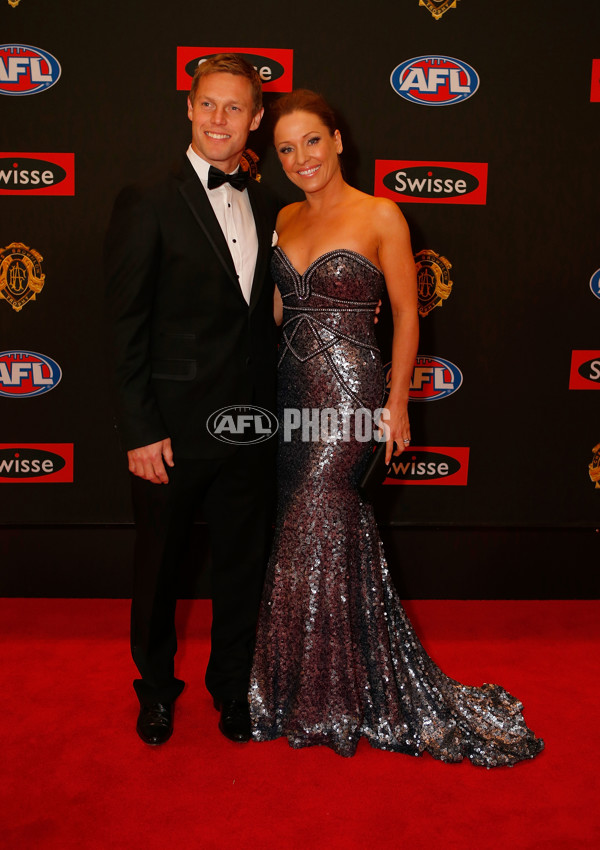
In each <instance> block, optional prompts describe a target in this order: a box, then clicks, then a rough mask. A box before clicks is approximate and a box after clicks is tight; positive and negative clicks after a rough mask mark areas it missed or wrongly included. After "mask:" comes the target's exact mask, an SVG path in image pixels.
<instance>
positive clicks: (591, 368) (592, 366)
mask: <svg viewBox="0 0 600 850" xmlns="http://www.w3.org/2000/svg"><path fill="white" fill-rule="evenodd" d="M577 371H578V372H579V374H580V375H581V377H582V378H587V379H588V381H600V360H588V361H587V363H582V364H581V366H580V367H579V369H578V370H577Z"/></svg>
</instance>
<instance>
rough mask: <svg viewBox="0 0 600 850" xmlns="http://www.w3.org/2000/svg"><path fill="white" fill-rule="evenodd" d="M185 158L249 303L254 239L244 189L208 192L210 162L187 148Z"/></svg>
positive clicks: (228, 187)
mask: <svg viewBox="0 0 600 850" xmlns="http://www.w3.org/2000/svg"><path fill="white" fill-rule="evenodd" d="M187 156H188V159H189V161H190V162H191V163H192V165H193V167H194V171H195V172H196V174H197V175H198V177H199V178H200V182H201V183H202V185H203V186H204V189H205V191H206V194H207V195H208V200H209V201H210V204H211V206H212V208H213V210H214V213H215V215H216V217H217V221H218V222H219V225H220V226H221V230H222V231H223V236H224V237H225V241H226V242H227V245H228V247H229V251H230V253H231V257H232V259H233V264H234V266H235V271H236V274H237V276H238V280H239V283H240V289H241V290H242V295H243V296H244V298H245V299H246V303H247V304H249V303H250V293H251V291H252V281H253V279H254V269H255V268H256V255H257V253H258V237H257V235H256V225H255V223H254V216H253V215H252V207H251V206H250V198H249V197H248V190H247V189H244V191H243V192H240V191H239V189H234V188H233V186H232V185H231V183H223V185H222V186H218V187H217V188H216V189H209V188H208V185H207V183H208V169H209V168H210V163H208V162H207V161H206V160H205V159H202V157H201V156H198V154H197V153H196V152H195V151H194V150H193V149H192V146H191V145H190V146H189V148H188V150H187ZM236 171H237V169H236Z"/></svg>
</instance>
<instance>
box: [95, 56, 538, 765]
mask: <svg viewBox="0 0 600 850" xmlns="http://www.w3.org/2000/svg"><path fill="white" fill-rule="evenodd" d="M273 113H274V115H273V119H274V120H273V124H274V142H275V147H276V150H277V154H278V156H279V159H280V162H281V164H282V167H283V169H284V171H285V173H286V175H287V177H289V179H290V180H291V181H292V182H293V183H294V184H295V185H296V186H299V187H300V188H301V189H302V190H303V191H304V193H305V197H306V199H305V200H304V201H302V202H299V203H295V204H291V205H290V206H287V207H285V208H284V209H282V210H280V211H278V205H277V204H276V202H275V201H274V199H272V198H271V197H270V196H269V194H268V192H267V191H266V190H265V189H264V187H262V186H260V185H259V184H258V183H256V182H255V181H253V180H250V181H246V180H245V179H244V178H245V177H246V175H245V174H244V173H241V172H240V171H239V163H240V158H241V155H242V153H243V151H244V148H245V145H246V141H247V137H248V134H249V133H250V132H251V131H252V130H255V129H256V128H257V127H258V125H259V123H260V121H261V118H262V115H263V109H262V93H261V83H260V79H259V77H258V74H257V73H256V71H255V70H254V69H253V68H252V67H251V66H250V65H248V64H247V63H245V62H244V61H243V60H241V59H239V58H238V57H236V56H234V55H229V54H222V55H220V56H217V57H214V58H211V59H208V60H207V61H205V62H204V63H203V64H201V65H200V66H199V67H198V69H197V70H196V73H195V75H194V79H193V82H192V86H191V91H190V96H189V100H188V117H189V119H190V121H191V123H192V142H191V145H190V147H189V149H188V151H187V155H186V157H185V158H184V160H183V163H182V165H181V168H180V170H179V172H178V173H176V174H174V175H172V176H170V177H169V178H167V179H166V180H164V181H162V182H160V183H157V184H156V185H154V186H152V187H150V188H145V189H128V190H125V191H124V192H122V193H121V195H120V196H119V198H118V199H117V202H116V204H115V209H114V212H113V216H112V219H111V224H110V227H109V232H108V235H107V240H106V271H107V277H108V303H109V310H110V314H111V318H112V344H113V351H114V362H115V376H116V388H117V398H118V405H119V422H120V430H121V435H122V439H123V442H124V444H125V448H126V449H127V450H128V457H129V469H130V471H131V472H132V473H133V475H132V487H133V505H134V516H135V521H136V527H137V537H136V550H135V569H134V589H133V600H132V617H131V646H132V653H133V658H134V661H135V663H136V665H137V667H138V670H139V673H140V677H141V678H139V679H137V680H136V681H135V682H134V687H135V690H136V693H137V696H138V698H139V702H140V712H139V716H138V722H137V731H138V734H139V735H140V737H141V738H142V740H144V741H145V742H146V743H149V744H161V743H164V742H165V741H166V740H168V738H169V737H170V735H171V733H172V730H173V706H174V703H175V700H176V699H177V697H178V696H179V694H180V693H181V691H182V690H183V687H184V683H183V682H182V681H181V680H179V679H177V678H175V676H174V656H175V652H176V648H177V638H176V633H175V624H174V616H175V604H176V598H175V593H176V579H177V571H178V565H179V563H180V561H181V556H182V551H183V548H184V547H185V545H186V542H187V538H188V535H189V531H190V528H191V526H192V523H193V517H194V512H195V509H196V508H197V506H198V505H201V507H202V511H203V515H204V518H205V519H206V522H207V525H208V529H209V536H210V545H211V552H212V571H211V593H212V605H213V620H212V627H211V652H210V658H209V662H208V667H207V671H206V685H207V688H208V690H209V692H210V693H211V695H212V697H213V700H214V705H215V707H216V708H217V710H218V711H219V712H220V720H219V728H220V730H221V732H222V733H223V734H224V735H225V736H226V737H228V738H230V739H231V740H233V741H236V742H245V741H248V740H250V738H251V737H253V738H254V739H255V740H259V741H264V740H271V739H273V738H277V737H282V736H285V737H287V738H288V740H289V742H290V744H291V745H292V746H294V747H302V746H310V745H313V744H325V745H327V746H329V747H331V748H333V749H334V750H335V751H336V752H338V753H340V754H341V755H345V756H350V755H352V754H353V753H354V751H355V749H356V746H357V744H358V741H359V739H360V737H365V738H367V739H368V740H369V742H370V743H371V744H372V745H373V746H375V747H379V748H381V749H387V750H393V751H397V752H404V753H410V754H413V755H418V754H420V753H422V752H423V751H428V752H429V753H430V754H431V755H433V756H434V757H435V758H439V759H442V760H444V761H460V760H461V759H462V758H463V757H464V756H467V757H468V758H470V759H471V761H472V762H473V763H476V764H482V765H486V766H489V767H491V766H496V765H503V764H512V763H514V762H516V761H519V760H521V759H525V758H532V757H533V756H534V755H536V754H537V753H538V752H539V751H540V749H541V748H542V747H543V743H542V741H541V740H539V739H537V738H536V737H535V736H534V734H533V733H532V732H531V730H529V729H528V728H527V726H526V725H525V722H524V720H523V717H522V714H521V705H520V703H519V702H518V701H517V700H516V699H515V698H514V697H512V696H511V695H510V694H508V693H507V692H506V691H504V690H503V689H502V688H500V687H499V686H497V685H484V686H483V687H481V688H473V687H466V686H463V685H461V684H460V683H458V682H456V681H454V680H452V679H449V678H448V677H447V676H445V675H444V674H443V673H442V672H441V671H440V670H439V668H438V667H436V666H435V664H434V663H433V662H432V661H431V659H430V658H429V657H428V655H427V654H426V653H425V650H424V649H423V647H422V646H421V644H420V642H419V639H418V638H417V636H416V635H415V633H414V630H413V628H412V626H411V624H410V622H409V621H408V619H407V617H406V615H405V613H404V611H403V609H402V607H401V605H400V602H399V600H398V597H397V595H396V592H395V589H394V587H393V585H392V583H391V580H390V576H389V573H388V569H387V565H386V562H385V557H384V554H383V550H382V547H381V542H380V539H379V535H378V531H377V526H376V524H375V520H374V515H373V512H372V509H371V507H370V506H369V505H368V504H366V503H365V502H364V501H363V500H362V499H361V497H360V496H359V492H358V489H357V485H358V482H359V480H360V478H361V475H362V473H363V472H364V469H365V466H366V464H367V462H368V450H366V449H365V443H363V442H359V441H356V440H350V441H348V439H347V433H345V432H344V429H343V427H342V425H340V427H339V430H337V431H336V430H335V429H333V431H330V432H329V433H328V434H327V436H326V437H325V438H323V439H321V440H319V441H316V442H312V441H310V442H306V441H302V438H301V431H300V430H298V431H296V432H294V434H293V435H292V439H291V440H290V441H289V442H285V441H283V440H282V441H280V445H279V450H278V456H277V518H276V524H275V532H274V539H273V544H272V548H271V545H270V544H271V532H272V509H273V496H274V489H275V486H274V483H275V448H276V447H275V445H274V442H275V441H274V440H269V441H266V442H263V443H258V444H255V445H244V446H237V447H235V446H231V445H227V444H224V443H221V442H218V441H217V440H215V439H214V438H213V437H212V436H211V434H210V433H209V432H208V430H207V428H206V423H207V420H208V418H209V417H210V415H211V414H212V413H214V412H215V411H217V410H219V409H220V408H223V407H227V406H244V405H257V406H260V407H264V408H267V409H269V410H274V409H275V404H277V409H278V416H279V418H280V421H281V420H282V417H283V411H284V409H285V408H288V409H289V408H295V409H299V410H302V409H313V408H318V409H320V410H322V409H324V408H329V409H331V408H333V409H334V410H336V411H337V412H338V413H339V414H341V416H340V419H341V420H342V422H343V421H344V420H346V421H347V418H348V417H351V416H352V414H353V412H354V411H355V410H357V409H359V408H366V409H368V410H371V411H372V410H374V409H375V408H378V407H379V406H380V404H381V401H382V397H383V374H382V369H381V361H380V358H379V352H378V349H377V347H376V343H375V338H374V328H373V316H374V311H375V308H376V306H377V302H378V300H379V299H380V297H381V295H382V294H383V292H384V289H385V288H387V292H388V294H389V298H390V303H391V308H392V313H393V318H394V336H393V347H392V387H391V391H390V394H389V399H388V401H387V412H388V413H387V415H388V427H389V437H388V446H387V454H388V459H389V456H390V455H391V452H392V448H393V447H394V445H395V447H396V451H397V452H398V451H402V449H403V448H404V447H405V446H406V445H408V444H409V442H410V426H409V420H408V414H407V404H408V386H409V380H410V375H411V373H412V368H413V364H414V359H415V355H416V352H417V339H418V317H417V298H416V282H415V266H414V260H413V256H412V251H411V247H410V237H409V233H408V228H407V225H406V222H405V221H404V218H403V217H402V214H401V213H400V212H399V210H398V208H397V206H396V205H395V204H394V203H393V202H391V201H387V200H384V199H376V198H373V197H371V196H369V195H366V194H364V193H362V192H359V191H357V190H356V189H353V188H351V187H350V186H349V185H348V184H347V183H346V182H345V181H344V179H343V177H342V173H341V170H340V165H339V154H340V153H341V152H342V140H341V137H340V134H339V131H338V130H337V128H336V122H335V118H334V116H333V113H332V111H331V109H330V108H329V106H328V105H327V104H326V103H325V101H323V99H322V98H321V97H320V96H319V95H316V94H314V93H312V92H307V91H302V90H300V91H296V92H292V93H290V94H288V95H284V96H282V97H281V98H280V99H279V100H278V101H277V102H276V104H275V106H274V109H273ZM275 230H276V232H277V236H278V244H277V246H276V247H275V249H274V250H273V249H272V244H273V241H274V239H273V234H274V231H275ZM273 282H274V283H275V285H276V286H275V297H274V292H273V290H274V287H273ZM274 314H275V320H277V323H281V325H282V330H281V338H280V343H279V350H278V349H277V336H278V334H277V328H276V323H275V320H274ZM276 392H277V402H275V397H276ZM269 553H270V555H269ZM267 562H268V567H267V572H266V579H265V565H266V564H267ZM263 585H264V586H263ZM261 597H262V603H261ZM259 606H260V612H259ZM257 617H258V630H257V626H256V623H257Z"/></svg>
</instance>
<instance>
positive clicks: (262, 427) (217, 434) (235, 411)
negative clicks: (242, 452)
mask: <svg viewBox="0 0 600 850" xmlns="http://www.w3.org/2000/svg"><path fill="white" fill-rule="evenodd" d="M206 428H207V430H208V432H209V434H212V436H213V437H214V438H215V440H219V442H221V443H230V444H232V445H241V444H245V445H249V444H251V443H264V442H265V440H270V439H271V437H272V436H274V435H275V434H276V433H277V429H278V428H279V422H278V421H277V417H276V416H275V415H274V414H273V413H271V412H270V411H269V410H265V408H264V407H257V406H256V405H252V404H246V405H240V406H232V407H222V408H221V409H220V410H217V411H215V413H213V414H212V415H211V416H209V418H208V420H207V422H206Z"/></svg>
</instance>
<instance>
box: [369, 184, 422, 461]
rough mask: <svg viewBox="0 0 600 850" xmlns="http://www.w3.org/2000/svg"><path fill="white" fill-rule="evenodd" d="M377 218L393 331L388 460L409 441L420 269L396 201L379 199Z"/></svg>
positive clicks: (417, 325)
mask: <svg viewBox="0 0 600 850" xmlns="http://www.w3.org/2000/svg"><path fill="white" fill-rule="evenodd" d="M375 221H376V225H377V231H378V234H379V249H378V255H379V263H380V265H381V269H382V271H383V274H384V275H385V283H386V287H387V291H388V295H389V298H390V305H391V308H392V317H393V320H394V335H393V341H392V384H391V388H390V394H389V397H388V400H387V404H386V408H387V411H388V419H387V425H388V427H389V432H388V446H387V450H386V462H387V463H389V462H390V460H391V458H392V451H393V448H394V443H395V444H396V451H395V452H394V454H396V455H398V454H401V453H402V452H403V451H404V449H405V448H407V446H408V444H409V443H410V438H411V437H410V422H409V418H408V390H409V385H410V379H411V377H412V373H413V369H414V364H415V357H416V356H417V350H418V344H419V314H418V309H417V307H418V299H417V273H416V267H415V261H414V257H413V253H412V248H411V244H410V233H409V230H408V225H407V223H406V220H405V218H404V216H403V215H402V213H401V212H400V210H399V209H398V207H397V206H396V204H395V203H394V202H393V201H388V200H386V199H384V198H378V199H377V203H376V216H375Z"/></svg>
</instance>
